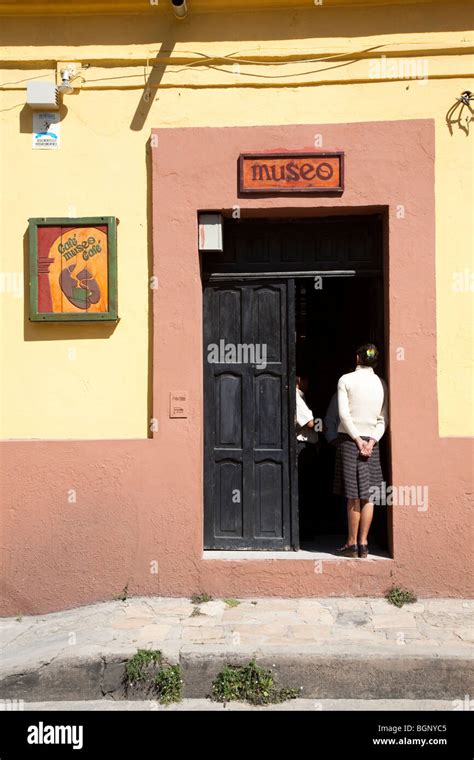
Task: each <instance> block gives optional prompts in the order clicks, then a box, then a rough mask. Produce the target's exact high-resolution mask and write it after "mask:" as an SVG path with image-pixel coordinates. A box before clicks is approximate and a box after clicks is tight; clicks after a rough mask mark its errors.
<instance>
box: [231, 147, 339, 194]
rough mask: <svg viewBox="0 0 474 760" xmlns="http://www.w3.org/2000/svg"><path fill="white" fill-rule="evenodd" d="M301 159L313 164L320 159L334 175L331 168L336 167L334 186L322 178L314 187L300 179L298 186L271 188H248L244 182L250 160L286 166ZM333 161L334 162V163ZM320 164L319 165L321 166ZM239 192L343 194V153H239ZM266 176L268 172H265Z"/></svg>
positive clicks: (337, 151)
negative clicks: (282, 162) (276, 162)
mask: <svg viewBox="0 0 474 760" xmlns="http://www.w3.org/2000/svg"><path fill="white" fill-rule="evenodd" d="M303 158H308V159H310V160H311V161H313V162H318V161H319V159H321V164H326V165H327V166H329V167H330V168H331V170H332V171H333V174H334V170H333V167H334V166H337V167H338V174H337V177H336V179H337V180H338V181H337V183H336V184H334V183H332V184H329V183H328V181H325V180H324V178H320V177H318V183H319V184H317V185H316V184H315V185H311V186H309V185H307V184H306V185H305V184H303V182H304V181H305V180H304V179H302V184H299V185H288V184H282V185H281V186H276V185H273V186H271V187H269V186H268V184H267V185H265V184H262V185H258V186H257V185H255V186H252V187H250V186H249V185H248V182H247V181H246V176H245V166H246V162H248V161H252V160H259V161H261V162H268V161H269V160H270V161H271V160H275V159H276V160H278V161H281V160H283V161H286V162H287V166H288V164H289V163H294V164H295V163H296V162H298V161H301V159H303ZM327 159H330V163H329V162H328V161H327ZM334 159H335V161H334ZM321 164H320V165H321ZM238 174H239V192H240V193H243V194H249V193H252V194H259V193H265V194H267V193H276V194H281V193H284V194H285V195H286V194H287V193H298V194H300V193H312V194H316V195H320V194H322V193H324V194H326V193H342V192H344V152H343V151H340V150H334V151H311V150H305V151H288V152H280V153H272V152H271V153H241V154H240V156H239V171H238ZM267 174H268V172H267ZM333 174H332V175H331V177H330V178H329V180H330V181H331V182H332V180H333ZM267 180H268V182H269V183H271V182H272V181H273V182H275V181H276V180H275V179H273V180H272V179H271V178H269V177H267ZM280 181H281V180H280ZM262 182H265V180H262Z"/></svg>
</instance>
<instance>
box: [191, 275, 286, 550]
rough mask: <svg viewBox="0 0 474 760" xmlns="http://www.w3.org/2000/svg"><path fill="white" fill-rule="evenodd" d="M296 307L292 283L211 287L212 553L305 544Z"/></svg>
mask: <svg viewBox="0 0 474 760" xmlns="http://www.w3.org/2000/svg"><path fill="white" fill-rule="evenodd" d="M293 303H294V282H293V280H280V281H278V280H274V281H273V280H253V281H252V280H245V281H232V282H219V283H216V284H208V285H206V286H205V289H204V413H205V466H204V480H205V484H204V487H205V492H204V502H205V514H204V526H205V530H204V533H205V536H204V539H205V548H207V549H227V550H229V549H262V550H265V549H266V550H270V549H290V548H297V545H298V532H297V524H298V520H297V514H296V510H297V498H296V496H295V489H297V483H296V464H295V450H294V449H295V446H294V442H293V440H292V438H291V436H292V435H293V438H294V424H292V421H294V413H295V411H294V406H295V387H294V378H292V377H291V372H290V368H291V367H294V355H293V352H294V325H293V324H292V321H293V320H294V316H293V315H294V305H293ZM290 336H291V340H290Z"/></svg>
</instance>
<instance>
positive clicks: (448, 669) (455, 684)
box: [0, 652, 474, 701]
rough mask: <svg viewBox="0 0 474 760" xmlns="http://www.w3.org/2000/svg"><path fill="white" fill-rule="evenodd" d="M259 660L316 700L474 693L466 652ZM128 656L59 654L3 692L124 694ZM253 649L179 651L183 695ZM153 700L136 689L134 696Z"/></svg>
mask: <svg viewBox="0 0 474 760" xmlns="http://www.w3.org/2000/svg"><path fill="white" fill-rule="evenodd" d="M254 656H255V659H256V661H257V663H258V664H259V665H262V666H264V667H269V668H272V670H273V671H274V673H275V675H276V679H277V682H278V684H279V685H280V686H284V687H288V688H297V689H299V690H300V693H301V697H303V698H307V699H310V698H316V699H342V698H344V699H347V698H353V699H438V700H439V699H442V700H448V699H462V698H463V696H464V695H465V694H472V693H473V686H474V662H473V661H472V660H471V659H468V658H465V657H461V656H458V657H456V656H444V657H442V656H438V657H436V658H433V657H426V656H420V655H407V656H406V657H403V658H402V657H399V656H398V657H390V656H383V655H379V654H377V655H373V654H372V655H370V654H367V655H366V656H364V655H363V654H362V655H360V656H357V657H356V656H353V655H343V654H341V655H334V654H329V653H327V654H308V653H302V654H292V655H288V654H285V655H279V654H273V655H268V654H265V655H263V654H261V653H259V654H257V653H255V655H254ZM127 659H128V658H127V657H125V656H124V654H123V653H122V654H120V655H117V656H113V655H107V656H96V657H90V656H89V657H76V658H62V659H61V660H59V659H53V660H51V661H50V662H47V663H44V664H42V665H39V666H34V665H32V666H30V667H28V668H25V670H23V671H22V672H16V673H11V674H5V675H3V676H2V677H1V678H0V698H1V699H24V700H28V701H45V700H46V701H47V700H77V699H81V700H95V699H104V698H109V699H110V698H112V699H117V700H118V699H124V698H125V694H124V688H123V677H124V672H125V663H126V662H127ZM250 659H252V655H249V654H248V653H246V654H245V655H244V654H241V653H239V654H236V653H235V652H233V653H226V654H224V653H219V654H214V655H213V654H209V653H194V652H193V653H183V652H182V653H181V654H180V655H179V658H178V662H179V664H180V665H181V668H182V678H183V696H184V697H185V698H190V699H200V698H205V697H207V696H208V695H209V694H210V692H211V684H212V681H213V680H214V678H215V677H216V676H217V674H218V673H219V671H220V670H221V669H222V668H223V666H224V665H225V664H236V665H237V664H244V663H248V662H249V660H250ZM147 698H148V699H150V696H149V695H148V696H147V695H146V693H145V692H144V690H143V689H140V690H139V689H134V693H133V695H131V694H129V695H128V699H147Z"/></svg>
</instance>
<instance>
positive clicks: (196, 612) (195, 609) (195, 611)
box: [191, 607, 202, 617]
mask: <svg viewBox="0 0 474 760" xmlns="http://www.w3.org/2000/svg"><path fill="white" fill-rule="evenodd" d="M198 615H202V612H201V610H200V609H199V607H193V611H192V612H191V617H198Z"/></svg>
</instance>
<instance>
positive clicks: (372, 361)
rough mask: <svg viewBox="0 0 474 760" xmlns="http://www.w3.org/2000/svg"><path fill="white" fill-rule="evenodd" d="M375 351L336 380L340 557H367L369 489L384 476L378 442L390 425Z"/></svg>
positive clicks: (365, 352) (367, 347)
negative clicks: (342, 511) (343, 503)
mask: <svg viewBox="0 0 474 760" xmlns="http://www.w3.org/2000/svg"><path fill="white" fill-rule="evenodd" d="M377 359H378V350H377V347H376V346H375V345H374V344H373V343H366V344H364V345H363V346H361V347H360V348H358V349H357V353H356V368H355V370H354V372H349V373H348V374H346V375H342V377H341V378H339V382H338V385H337V406H338V413H339V419H340V421H339V426H338V439H337V452H336V470H335V476H334V493H335V494H338V495H340V496H345V497H346V498H347V518H348V536H347V541H346V543H345V544H344V546H342V547H341V548H340V549H338V550H337V552H338V554H339V555H341V556H345V557H361V558H366V557H367V556H368V535H369V530H370V526H371V523H372V518H373V513H374V503H373V499H372V498H371V494H372V493H373V491H372V489H374V488H380V487H381V485H382V480H383V475H382V468H381V465H380V452H379V441H380V439H381V438H382V436H383V434H384V432H385V429H386V426H387V422H388V403H387V393H388V392H387V386H386V384H385V382H384V381H383V380H381V378H380V377H378V375H376V374H375V372H374V368H375V367H376V366H377Z"/></svg>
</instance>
